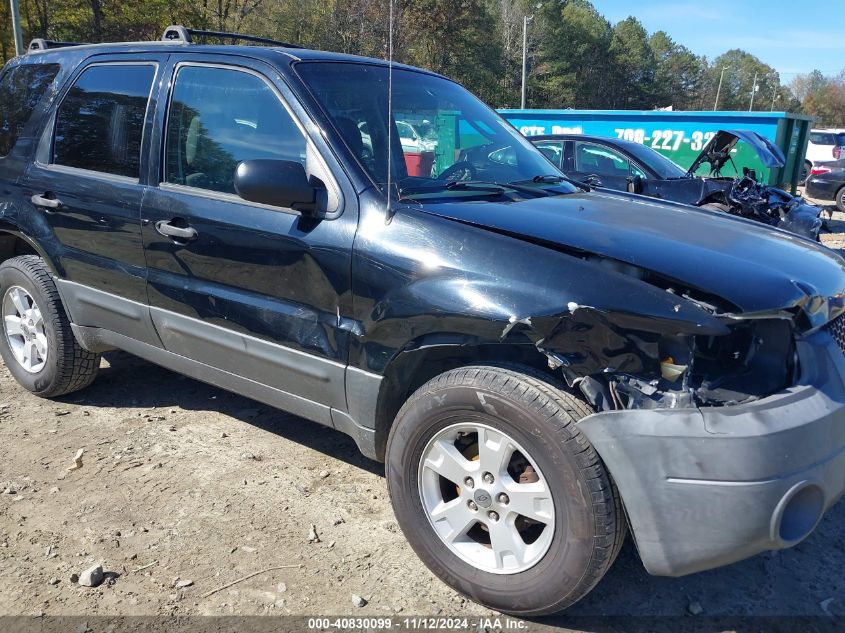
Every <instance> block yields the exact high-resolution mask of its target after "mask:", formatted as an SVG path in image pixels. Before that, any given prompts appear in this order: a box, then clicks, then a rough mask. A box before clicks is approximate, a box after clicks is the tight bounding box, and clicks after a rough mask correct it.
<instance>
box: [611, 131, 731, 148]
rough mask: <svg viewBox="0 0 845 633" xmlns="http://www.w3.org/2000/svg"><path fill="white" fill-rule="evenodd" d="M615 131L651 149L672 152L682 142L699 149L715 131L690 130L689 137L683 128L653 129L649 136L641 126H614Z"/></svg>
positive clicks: (617, 134)
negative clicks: (647, 145)
mask: <svg viewBox="0 0 845 633" xmlns="http://www.w3.org/2000/svg"><path fill="white" fill-rule="evenodd" d="M615 131H616V136H617V138H621V139H625V140H626V141H634V142H635V143H641V144H643V145H645V144H650V145H651V147H652V149H662V150H668V151H673V152H674V151H677V150H678V149H679V148H680V147H681V145H682V144H689V146H690V149H691V150H694V151H696V152H698V151H701V149H702V148H703V147H704V146H705V145H706V144H707V142H708V141H709V140H710V139H711V138H713V136H714V135H715V132H701V131H699V130H696V131H694V132H691V133H690V135H689V137H687V136H686V133H685V132H684V131H683V130H653V131H652V133H651V136H646V135H645V130H644V129H642V128H616V130H615Z"/></svg>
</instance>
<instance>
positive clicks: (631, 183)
mask: <svg viewBox="0 0 845 633" xmlns="http://www.w3.org/2000/svg"><path fill="white" fill-rule="evenodd" d="M643 188H644V187H643V177H642V176H640V175H637V176H633V177H631V178H628V193H642V192H643Z"/></svg>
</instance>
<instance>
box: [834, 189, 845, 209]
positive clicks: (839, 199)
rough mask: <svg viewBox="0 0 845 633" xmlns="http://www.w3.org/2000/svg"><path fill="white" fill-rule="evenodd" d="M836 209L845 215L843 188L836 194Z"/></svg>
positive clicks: (844, 193)
mask: <svg viewBox="0 0 845 633" xmlns="http://www.w3.org/2000/svg"><path fill="white" fill-rule="evenodd" d="M836 208H837V209H839V211H840V212H841V213H845V187H842V188H841V189H840V190H839V191H837V192H836Z"/></svg>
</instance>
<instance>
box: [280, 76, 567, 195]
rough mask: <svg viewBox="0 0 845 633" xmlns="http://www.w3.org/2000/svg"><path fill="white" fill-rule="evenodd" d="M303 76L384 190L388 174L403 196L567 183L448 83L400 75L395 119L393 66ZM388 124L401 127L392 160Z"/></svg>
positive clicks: (394, 132) (490, 114) (396, 82)
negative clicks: (542, 179) (549, 180)
mask: <svg viewBox="0 0 845 633" xmlns="http://www.w3.org/2000/svg"><path fill="white" fill-rule="evenodd" d="M296 69H297V72H298V73H299V74H300V76H301V77H302V78H303V80H304V81H305V83H306V84H307V85H308V87H309V88H310V89H311V92H312V93H313V94H314V96H315V98H316V99H317V101H318V102H319V103H320V106H321V107H322V108H323V110H324V111H325V113H326V115H327V116H328V117H329V119H331V121H332V123H333V124H334V126H335V128H336V129H337V131H338V133H339V134H340V135H341V136H342V137H343V140H344V142H345V143H346V145H347V146H348V148H349V149H350V151H351V152H352V153H353V154H354V155H355V157H356V158H357V159H358V161H359V162H360V163H361V165H362V166H363V167H364V169H366V170H367V172H368V173H369V175H370V177H371V178H372V179H373V181H374V182H375V183H377V184H378V185H380V186H381V187H382V189H383V190H384V189H385V185H386V184H387V181H388V178H387V175H388V169H390V173H391V181H392V182H393V183H394V184H395V185H396V187H397V188H398V190H399V191H400V192H408V191H421V190H427V189H442V190H446V185H450V184H454V183H458V182H488V183H500V184H501V183H515V182H531V181H532V179H534V178H536V177H538V176H550V175H552V176H554V175H558V176H559V175H560V172H559V171H558V170H557V169H556V168H555V166H554V165H552V163H550V162H549V161H548V160H547V159H546V158H545V157H544V156H543V155H542V154H541V153H540V152H539V151H538V150H537V149H535V148H534V146H533V145H531V144H530V143H529V142H528V141H527V140H526V139H525V137H523V136H522V135H521V134H519V132H517V131H516V130H515V129H513V128H512V127H511V126H510V125H509V124H508V123H506V122H505V121H504V120H503V119H502V118H501V117H499V115H498V114H496V113H495V112H494V111H493V110H491V109H490V108H488V107H487V106H486V105H484V104H483V103H482V102H481V101H479V100H478V99H477V98H476V97H474V96H473V95H472V94H470V93H469V92H468V91H466V90H465V89H464V88H462V87H461V86H459V85H458V84H456V83H454V82H452V81H449V80H448V79H443V78H441V77H436V76H433V75H429V74H427V73H422V72H416V71H413V70H407V69H402V68H394V70H393V96H392V109H391V116H390V117H388V115H387V111H388V85H389V76H388V75H389V72H388V68H387V67H386V66H377V65H373V64H362V63H343V62H300V63H299V64H297V66H296ZM388 121H390V124H391V125H392V126H393V128H392V134H391V135H390V137H391V138H392V149H391V151H390V152H388ZM388 156H390V157H391V159H390V160H388ZM389 162H390V163H392V164H390V165H389V164H388V163H389ZM538 186H539V185H538ZM556 187H557V189H558V191H557V192H558V193H567V192H569V191H570V190H571V191H575V189H574V188H572V187H571V186H570V185H568V184H565V183H559V182H557V183H556ZM458 190H459V189H458V188H455V187H452V188H450V189H448V191H458Z"/></svg>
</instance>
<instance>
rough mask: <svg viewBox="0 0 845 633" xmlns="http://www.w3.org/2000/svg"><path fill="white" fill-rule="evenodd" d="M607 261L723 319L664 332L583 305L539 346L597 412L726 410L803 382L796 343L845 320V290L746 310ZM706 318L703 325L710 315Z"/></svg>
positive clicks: (572, 307)
mask: <svg viewBox="0 0 845 633" xmlns="http://www.w3.org/2000/svg"><path fill="white" fill-rule="evenodd" d="M588 259H590V260H593V261H598V262H599V265H601V266H602V267H605V268H607V267H613V268H615V269H616V270H617V271H619V272H623V273H624V274H626V275H634V276H636V277H637V278H639V279H640V280H641V281H645V282H647V283H649V284H650V285H656V286H659V287H660V288H662V289H663V290H665V291H666V292H667V293H668V294H670V295H672V296H674V297H677V299H678V301H679V303H678V305H677V306H676V309H680V306H681V303H680V302H683V303H685V304H693V305H694V306H696V307H698V308H699V309H701V310H702V311H703V312H705V313H706V314H707V315H708V316H709V317H710V318H711V319H713V320H715V321H716V322H718V323H720V324H721V325H722V326H723V328H722V329H720V330H718V331H717V330H715V329H714V328H713V325H712V323H713V321H710V323H709V325H708V326H707V327H701V328H700V330H702V331H695V330H692V331H690V329H689V328H688V327H678V326H679V325H680V324H672V323H671V322H670V323H667V324H666V325H665V330H664V331H663V332H655V331H653V330H654V329H655V328H653V327H650V328H649V330H652V331H645V330H642V329H639V328H637V322H636V318H635V317H632V316H630V315H628V316H625V315H618V314H609V313H606V312H603V311H602V310H600V309H597V308H594V307H591V306H583V305H578V304H574V303H572V304H570V305H569V314H568V315H566V316H565V317H564V318H562V319H561V320H560V321H559V322H558V323H557V324H556V325H555V326H554V328H553V329H552V330H551V331H550V332H549V334H548V336H546V337H544V338H543V339H541V340H540V341H538V342H537V343H536V345H537V348H538V349H539V350H540V351H542V352H543V353H544V354H545V355H546V357H547V358H548V363H549V366H550V367H551V368H552V369H559V370H560V371H561V372H562V374H563V376H564V377H565V379H566V381H567V383H568V384H569V386H570V387H573V388H577V389H579V390H580V391H581V392H582V393H583V395H584V397H585V398H586V399H587V400H588V401H589V402H590V404H591V405H592V406H593V407H594V408H595V409H596V410H597V411H610V410H631V409H678V408H698V407H716V406H718V407H724V406H734V405H738V404H746V403H749V402H753V401H755V400H759V399H762V398H765V397H767V396H769V395H771V394H773V393H776V392H778V391H781V390H783V389H786V388H788V387H790V386H792V385H793V384H795V382H796V380H797V378H798V375H799V367H798V360H797V358H798V355H797V353H796V340H799V339H800V338H801V337H802V336H803V335H804V334H805V333H807V332H809V331H815V330H816V329H818V328H819V326H820V325H823V324H825V323H828V322H829V321H831V322H833V323H838V322H839V321H841V320H842V319H839V320H837V317H839V316H840V315H841V314H843V312H845V304H843V299H842V295H837V296H834V297H829V298H822V297H818V296H811V295H809V294H808V295H805V296H804V297H801V298H799V299H796V300H795V301H794V302H793V304H792V305H790V306H788V307H785V308H783V309H777V310H770V311H765V312H758V313H753V314H742V313H740V312H738V311H737V309H736V308H735V306H732V305H731V304H729V303H727V302H725V301H723V300H721V299H719V298H716V297H712V296H709V295H707V294H706V293H702V292H700V291H696V290H693V289H690V288H686V287H683V286H681V285H679V284H676V283H673V282H671V281H669V280H666V279H664V278H662V277H661V276H660V275H659V274H656V273H651V272H648V271H644V270H641V269H638V268H636V267H634V266H631V265H628V264H624V263H622V262H617V261H614V260H607V259H600V258H596V257H594V256H593V257H590V258H588ZM843 319H845V317H843ZM702 325H703V322H702Z"/></svg>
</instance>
